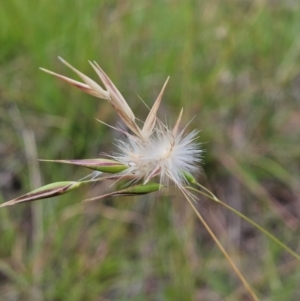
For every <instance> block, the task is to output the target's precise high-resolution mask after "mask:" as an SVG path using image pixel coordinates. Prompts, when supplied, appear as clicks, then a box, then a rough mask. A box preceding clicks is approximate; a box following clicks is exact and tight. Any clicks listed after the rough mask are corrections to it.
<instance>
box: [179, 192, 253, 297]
mask: <svg viewBox="0 0 300 301" xmlns="http://www.w3.org/2000/svg"><path fill="white" fill-rule="evenodd" d="M183 194H184V196H185V198H186V199H187V201H188V202H189V204H190V206H191V207H192V209H193V210H194V212H195V213H196V215H197V217H198V218H199V220H200V221H201V223H202V224H203V226H204V227H205V229H206V230H207V232H208V233H209V235H210V236H211V237H212V239H213V240H214V241H215V243H216V245H217V246H218V248H219V249H220V251H221V252H222V253H223V255H224V256H225V258H226V259H227V261H228V263H229V264H230V265H231V267H232V269H233V270H234V271H235V273H236V274H237V276H238V277H239V278H240V280H241V282H242V283H243V285H244V287H245V289H246V290H247V291H248V292H249V294H250V295H251V297H252V298H253V300H255V301H259V299H258V297H257V296H256V294H255V292H254V291H253V289H252V288H251V286H250V285H249V283H248V282H247V280H246V279H245V277H244V276H243V274H242V273H241V272H240V270H239V269H238V267H237V266H236V264H235V263H234V262H233V261H232V259H231V258H230V256H229V254H228V253H227V251H226V250H225V249H224V247H223V246H222V244H221V243H220V241H219V240H218V238H217V237H216V236H215V234H214V233H213V231H212V230H211V228H210V227H209V225H208V224H207V223H206V221H205V220H204V218H203V217H202V215H201V214H200V213H199V211H198V210H197V209H196V207H195V206H194V204H193V202H192V201H191V200H190V198H189V197H188V196H187V195H186V194H185V193H183Z"/></svg>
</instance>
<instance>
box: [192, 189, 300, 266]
mask: <svg viewBox="0 0 300 301" xmlns="http://www.w3.org/2000/svg"><path fill="white" fill-rule="evenodd" d="M194 184H195V185H197V186H198V187H200V188H201V189H203V190H204V191H206V192H207V193H205V192H203V191H200V190H198V189H195V188H193V187H190V186H189V187H187V189H189V190H191V191H194V192H197V193H200V194H202V195H204V196H206V197H207V198H209V199H211V200H212V201H214V202H216V203H218V204H220V205H222V206H223V207H225V208H226V209H228V210H230V211H231V212H233V213H235V214H236V215H238V216H239V217H240V218H242V219H244V220H245V221H247V222H248V223H249V224H251V225H252V226H254V227H255V228H257V229H258V230H260V231H261V232H262V233H263V234H265V235H266V236H268V237H269V238H270V239H271V240H272V241H273V242H275V243H276V244H278V245H279V246H280V247H282V248H283V249H284V250H286V251H287V252H288V253H289V254H290V255H292V256H293V257H294V258H296V259H297V260H299V261H300V255H299V254H297V253H296V252H295V251H293V250H292V249H290V248H289V247H288V246H287V245H286V244H284V243H283V242H281V241H280V240H279V239H278V238H276V237H275V236H274V235H272V234H271V233H270V232H269V231H267V230H266V229H264V228H263V227H262V226H260V225H259V224H257V223H256V222H254V221H253V220H251V219H250V218H249V217H247V216H246V215H244V214H242V213H241V212H239V211H237V210H236V209H234V208H233V207H231V206H229V205H228V204H226V203H224V202H222V201H221V200H219V199H218V198H217V197H216V196H215V195H214V194H213V193H212V192H211V191H210V190H208V189H207V188H205V187H204V186H202V185H201V184H199V183H194Z"/></svg>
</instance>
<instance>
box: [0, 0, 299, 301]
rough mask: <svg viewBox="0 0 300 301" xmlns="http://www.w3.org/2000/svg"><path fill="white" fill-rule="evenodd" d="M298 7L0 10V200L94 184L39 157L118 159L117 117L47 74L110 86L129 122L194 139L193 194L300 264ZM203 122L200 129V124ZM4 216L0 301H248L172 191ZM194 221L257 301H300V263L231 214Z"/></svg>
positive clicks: (75, 0)
mask: <svg viewBox="0 0 300 301" xmlns="http://www.w3.org/2000/svg"><path fill="white" fill-rule="evenodd" d="M299 28H300V3H299V1H296V0H287V1H276V0H269V1H267V0H266V1H263V0H257V1H250V0H249V1H248V0H244V1H234V0H231V1H230V0H224V1H218V0H203V1H195V0H194V1H193V0H187V1H179V0H170V1H156V0H154V1H146V0H140V1H101V0H98V1H96V0H86V1H80V0H72V1H71V0H63V1H57V0H53V1H49V0H39V1H37V0H28V1H21V0H10V1H2V2H1V8H0V104H1V106H0V124H1V126H0V135H1V140H0V155H1V165H0V185H1V187H0V188H1V194H0V199H1V200H0V201H1V202H4V201H6V200H9V199H12V198H14V197H17V196H19V195H21V194H24V193H25V192H27V191H29V190H32V189H34V188H36V187H38V186H40V185H43V184H46V183H50V182H54V181H61V180H76V179H79V178H81V177H83V176H85V175H86V174H88V171H86V170H81V169H78V168H73V167H72V166H64V165H59V164H51V163H43V162H38V161H37V159H38V158H43V159H65V158H67V159H78V158H94V157H98V156H99V154H100V153H101V152H109V151H110V150H112V149H115V147H114V146H113V139H114V138H118V134H117V133H116V132H114V131H112V130H111V129H109V128H107V127H105V126H104V125H102V124H100V123H98V122H97V121H96V120H95V118H98V119H101V120H102V121H104V122H107V123H109V124H111V125H114V126H116V125H118V122H119V119H118V118H117V116H116V114H115V113H114V112H113V110H112V108H111V107H110V106H109V104H108V103H106V102H104V101H101V100H99V99H96V98H93V97H91V96H88V95H85V94H84V93H82V92H81V91H79V90H77V89H75V88H72V87H70V86H68V85H67V84H65V83H62V82H60V81H58V80H57V79H55V78H53V77H51V76H49V75H47V74H44V73H42V72H41V71H40V70H39V69H38V67H44V68H47V69H50V70H53V71H56V72H58V73H61V74H64V75H67V76H70V77H72V78H74V79H77V77H76V76H75V75H74V74H73V73H71V72H70V70H69V69H67V68H66V67H65V66H64V65H63V64H61V63H60V62H59V60H57V56H58V55H60V56H62V57H63V58H65V59H66V60H67V61H69V62H70V63H71V64H72V65H73V66H75V67H76V68H78V69H79V70H80V71H82V72H83V73H85V74H87V75H88V76H90V77H92V78H94V79H97V77H96V75H95V74H94V72H93V70H92V68H91V67H90V65H89V64H88V60H95V61H97V62H98V63H99V65H100V66H101V67H102V68H103V69H104V70H105V71H106V72H107V74H108V75H109V76H110V77H111V79H112V80H113V81H114V83H115V84H116V86H117V87H118V88H119V90H120V91H121V92H122V94H123V95H124V97H125V99H126V100H127V101H128V103H129V104H130V106H131V107H132V109H133V110H134V112H135V113H136V115H137V116H138V117H139V118H141V119H143V118H144V117H145V115H146V113H147V110H145V106H144V104H143V103H142V102H141V100H140V99H139V97H141V98H142V99H143V100H144V101H145V102H146V103H147V104H148V105H151V104H152V103H153V101H154V100H155V99H156V96H157V95H158V93H159V91H160V89H161V87H162V84H163V83H164V81H165V79H166V77H167V76H169V75H170V76H171V79H170V82H169V84H168V87H167V89H166V92H165V95H164V100H163V104H162V107H161V110H160V117H161V118H162V119H164V120H165V119H166V120H167V121H168V122H169V121H170V122H172V121H173V122H174V121H175V120H176V117H177V114H178V113H179V111H180V109H181V107H184V115H183V120H184V122H183V123H184V124H186V123H188V122H189V121H190V120H192V121H191V123H190V124H189V129H194V128H197V129H201V133H200V140H201V142H203V143H204V144H203V148H205V149H206V152H205V160H204V164H203V173H202V175H201V176H200V177H199V181H200V182H201V183H202V184H203V185H205V186H206V187H208V188H210V189H212V191H213V192H214V193H215V194H216V195H217V196H218V197H219V198H220V199H222V200H223V201H225V202H226V203H228V204H230V205H231V206H233V207H235V208H237V209H238V210H240V211H242V212H243V213H244V214H246V215H247V216H249V217H250V218H252V219H253V220H255V221H256V222H258V223H259V224H260V225H262V226H264V227H265V228H266V229H268V230H269V231H271V232H272V233H273V234H274V235H275V236H276V237H278V238H279V239H281V240H282V241H283V242H285V243H286V244H287V245H289V246H290V247H291V248H292V249H293V250H295V251H297V252H298V253H299V252H300V245H299V234H300V231H299V217H300V207H299V202H300V197H299V195H300V181H299V180H300V72H299V71H300V31H299ZM192 118H194V119H192ZM111 189H113V187H109V184H107V183H103V184H99V185H95V186H92V187H89V188H87V189H81V190H80V191H79V192H74V193H70V194H67V195H64V196H61V197H59V198H55V199H49V200H44V201H40V202H37V203H32V204H29V203H27V204H24V205H19V206H14V207H9V208H3V209H1V210H0V300H1V301H2V300H5V301H13V300H33V301H41V300H49V301H62V300H63V301H77V300H85V301H88V300H91V301H95V300H98V301H108V300H118V301H121V300H134V301H137V300H151V301H152V300H158V301H160V300H172V301H176V300H178V301H182V300H187V301H189V300H199V301H202V300H204V301H206V300H207V301H219V300H243V301H246V300H251V299H250V297H249V296H248V294H247V293H246V292H245V291H244V289H243V287H242V285H241V283H240V281H239V280H238V279H237V277H236V275H235V274H234V272H233V271H232V269H231V268H230V267H229V265H228V263H227V261H226V260H225V259H224V257H223V256H222V254H221V253H220V251H219V250H218V248H217V247H216V246H215V244H214V243H213V241H212V239H211V238H210V236H209V235H208V234H207V233H206V231H205V230H204V229H203V226H202V225H201V223H200V222H199V221H198V220H197V219H196V217H195V214H194V213H193V212H192V211H191V208H190V207H189V205H188V203H187V202H186V201H185V200H184V198H183V196H182V195H181V194H180V193H179V192H176V191H175V192H174V191H173V190H170V191H169V193H168V192H165V193H163V194H152V195H146V196H144V197H139V198H131V197H129V198H117V199H107V200H104V201H99V202H95V203H90V204H88V205H86V204H84V205H83V204H82V203H81V202H80V201H81V200H82V199H84V198H86V197H88V196H95V195H100V194H103V193H105V192H107V191H109V190H111ZM197 208H198V209H199V211H200V212H201V213H202V215H203V216H204V217H205V218H206V220H207V222H208V223H209V225H210V226H211V228H212V229H213V231H214V232H215V233H216V235H217V236H218V237H219V238H220V240H221V242H222V244H223V245H224V246H225V247H226V249H227V250H228V252H229V253H230V255H231V257H232V258H233V260H234V261H235V262H236V263H237V264H238V265H239V267H240V269H241V270H242V272H243V274H244V275H245V277H246V278H247V280H248V281H249V283H250V284H251V285H252V286H253V287H254V289H255V291H256V292H257V294H258V296H259V298H260V299H261V300H270V301H283V300H284V301H285V300H295V301H296V300H297V301H298V300H299V299H300V289H299V283H300V264H299V262H296V260H295V259H293V258H292V257H291V256H290V255H288V254H287V253H286V252H284V251H282V250H281V249H280V248H279V247H278V246H276V245H274V244H273V243H271V242H270V241H269V240H268V239H267V238H265V237H264V236H263V235H262V234H261V233H259V232H258V231H257V230H255V229H253V228H252V227H251V226H249V225H248V224H246V223H244V222H242V221H241V220H240V219H239V218H237V217H236V216H234V215H233V214H230V213H228V212H227V211H226V210H224V209H223V208H220V207H218V206H217V205H216V204H213V203H211V202H210V201H209V200H205V199H204V198H200V199H199V202H198V203H197Z"/></svg>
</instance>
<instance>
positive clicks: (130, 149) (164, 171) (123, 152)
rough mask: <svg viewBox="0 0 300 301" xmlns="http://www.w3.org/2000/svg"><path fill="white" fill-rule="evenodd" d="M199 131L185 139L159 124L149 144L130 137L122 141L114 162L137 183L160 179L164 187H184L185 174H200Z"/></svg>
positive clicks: (200, 151) (182, 134) (148, 140)
mask: <svg viewBox="0 0 300 301" xmlns="http://www.w3.org/2000/svg"><path fill="white" fill-rule="evenodd" d="M197 133H198V132H197V131H192V132H191V133H189V134H188V135H186V136H184V130H183V131H181V132H180V133H179V134H174V133H173V132H172V131H171V130H169V129H168V128H167V127H166V126H165V125H163V124H162V123H161V122H159V124H156V126H155V128H154V130H153V133H152V135H151V136H150V137H149V138H148V139H147V140H142V139H140V138H138V137H136V136H131V135H127V137H126V138H125V140H124V141H121V140H118V143H117V146H118V148H119V150H120V152H119V153H116V154H115V155H114V156H113V158H114V159H115V160H117V161H119V162H121V163H122V164H125V165H127V166H128V169H126V170H125V171H124V172H123V174H126V175H131V176H133V178H134V181H137V180H140V179H143V180H144V183H147V182H148V181H149V180H150V179H151V178H152V177H155V176H159V177H160V182H161V184H165V185H168V184H169V182H170V181H171V182H173V183H175V184H176V185H178V186H180V187H182V185H184V184H186V182H187V181H186V178H185V175H184V174H185V173H191V174H195V173H197V172H198V171H199V164H198V163H199V162H200V161H201V153H202V150H201V149H200V147H199V143H197V142H196V141H195V139H196V136H197Z"/></svg>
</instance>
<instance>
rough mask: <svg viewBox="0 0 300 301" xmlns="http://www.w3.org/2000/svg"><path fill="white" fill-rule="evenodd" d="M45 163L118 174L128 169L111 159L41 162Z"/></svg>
mask: <svg viewBox="0 0 300 301" xmlns="http://www.w3.org/2000/svg"><path fill="white" fill-rule="evenodd" d="M40 161H43V162H54V163H65V164H72V165H78V166H83V167H87V168H90V169H93V170H98V171H102V172H107V173H118V172H121V171H123V170H125V169H127V168H128V166H126V165H123V164H121V163H120V162H118V161H115V160H110V159H99V158H97V159H82V160H40Z"/></svg>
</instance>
